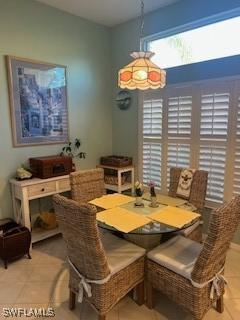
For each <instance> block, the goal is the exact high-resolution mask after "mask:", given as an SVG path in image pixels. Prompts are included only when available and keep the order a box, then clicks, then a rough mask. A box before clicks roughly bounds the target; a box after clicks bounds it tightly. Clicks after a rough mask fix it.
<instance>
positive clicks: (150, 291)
mask: <svg viewBox="0 0 240 320" xmlns="http://www.w3.org/2000/svg"><path fill="white" fill-rule="evenodd" d="M146 286H147V300H146V305H147V307H148V308H149V309H153V307H154V302H153V286H152V284H151V282H150V281H147V282H146Z"/></svg>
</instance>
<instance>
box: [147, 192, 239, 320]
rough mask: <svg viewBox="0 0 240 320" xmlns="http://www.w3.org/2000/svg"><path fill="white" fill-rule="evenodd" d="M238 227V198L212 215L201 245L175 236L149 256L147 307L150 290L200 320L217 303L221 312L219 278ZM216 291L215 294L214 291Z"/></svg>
mask: <svg viewBox="0 0 240 320" xmlns="http://www.w3.org/2000/svg"><path fill="white" fill-rule="evenodd" d="M239 223H240V196H238V197H236V198H235V199H233V200H232V201H231V202H230V203H228V204H224V205H222V206H221V207H220V208H218V209H216V210H215V211H214V212H212V214H211V219H210V225H209V232H208V236H207V238H206V240H205V242H204V244H203V245H202V244H200V243H198V242H195V241H193V240H191V239H188V238H185V237H183V236H180V235H178V236H176V237H175V238H172V239H170V240H168V241H167V242H165V243H164V244H162V245H160V246H158V247H157V248H155V249H153V250H152V251H150V252H149V253H148V262H147V305H148V307H149V308H152V307H153V288H155V289H157V290H160V291H161V292H162V293H163V294H165V295H167V296H168V297H169V298H170V299H171V300H173V301H174V302H175V303H177V304H178V305H180V306H181V307H183V308H184V309H185V310H186V311H188V312H190V313H191V314H192V316H193V318H194V319H196V320H200V319H202V318H203V316H204V314H205V313H206V312H207V311H208V310H209V309H210V308H211V307H212V306H213V304H214V303H215V302H216V308H217V311H218V312H220V313H221V312H223V309H224V308H223V295H224V287H225V286H224V284H225V283H224V282H225V279H224V277H222V275H223V273H224V265H225V260H226V254H227V250H228V248H229V246H230V242H231V240H232V238H233V235H234V233H235V231H236V229H237V227H238V225H239ZM214 288H215V290H214Z"/></svg>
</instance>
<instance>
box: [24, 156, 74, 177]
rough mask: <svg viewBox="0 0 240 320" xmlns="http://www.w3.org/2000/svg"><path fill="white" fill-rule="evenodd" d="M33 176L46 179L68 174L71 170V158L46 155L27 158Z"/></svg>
mask: <svg viewBox="0 0 240 320" xmlns="http://www.w3.org/2000/svg"><path fill="white" fill-rule="evenodd" d="M29 163H30V168H31V170H32V173H33V176H34V177H37V178H41V179H48V178H53V177H58V176H63V175H68V174H70V173H71V172H72V171H73V163H72V158H71V157H67V156H48V157H38V158H30V159H29Z"/></svg>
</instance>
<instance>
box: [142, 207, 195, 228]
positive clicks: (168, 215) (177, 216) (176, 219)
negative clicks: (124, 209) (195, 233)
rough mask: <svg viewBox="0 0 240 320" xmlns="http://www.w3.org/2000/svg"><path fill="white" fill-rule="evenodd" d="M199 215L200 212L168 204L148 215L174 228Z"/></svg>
mask: <svg viewBox="0 0 240 320" xmlns="http://www.w3.org/2000/svg"><path fill="white" fill-rule="evenodd" d="M199 217H200V214H198V213H195V212H192V211H188V210H184V209H180V208H176V207H170V206H168V207H166V208H162V209H160V210H159V211H157V212H154V213H152V214H150V215H149V216H148V218H150V219H152V220H155V221H158V222H160V223H164V224H167V225H169V226H172V227H175V228H182V227H183V226H185V225H187V224H188V223H190V222H192V221H193V220H195V219H197V218H199Z"/></svg>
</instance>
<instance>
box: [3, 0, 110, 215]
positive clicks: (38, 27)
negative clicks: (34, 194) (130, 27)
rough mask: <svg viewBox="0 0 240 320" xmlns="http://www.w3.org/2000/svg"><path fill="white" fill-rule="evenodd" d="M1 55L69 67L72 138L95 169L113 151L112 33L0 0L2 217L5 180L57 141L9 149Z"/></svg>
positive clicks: (6, 207) (7, 206)
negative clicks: (85, 153) (103, 157)
mask: <svg viewBox="0 0 240 320" xmlns="http://www.w3.org/2000/svg"><path fill="white" fill-rule="evenodd" d="M5 55H15V56H18V57H24V58H30V59H36V60H41V61H46V62H52V63H56V64H62V65H65V66H67V75H68V106H69V126H70V137H72V138H74V137H80V138H81V140H82V150H84V151H85V152H87V159H86V160H82V161H81V162H80V164H79V165H80V167H81V168H90V167H94V166H95V165H96V163H97V162H98V160H99V157H100V156H101V155H105V154H110V153H111V152H112V114H111V109H112V106H111V90H110V89H109V88H110V86H111V69H110V63H109V61H110V59H111V52H110V31H109V30H108V29H107V28H105V27H102V26H99V25H97V24H93V23H90V22H88V21H86V20H84V19H80V18H78V17H75V16H73V15H70V14H67V13H63V12H61V11H58V10H56V9H53V8H51V7H49V6H45V5H42V4H40V3H38V2H35V1H31V0H0V153H1V157H0V218H1V217H6V216H9V215H10V214H11V213H12V208H11V198H10V191H9V184H8V180H9V178H10V177H11V176H13V175H14V172H15V170H16V168H17V167H18V166H19V165H20V164H21V163H23V162H25V161H26V160H27V159H28V158H29V157H34V156H40V155H51V154H56V153H58V152H59V151H60V148H61V145H53V146H36V147H24V148H13V147H12V138H11V126H10V116H9V102H8V90H7V78H6V66H5V59H4V56H5Z"/></svg>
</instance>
